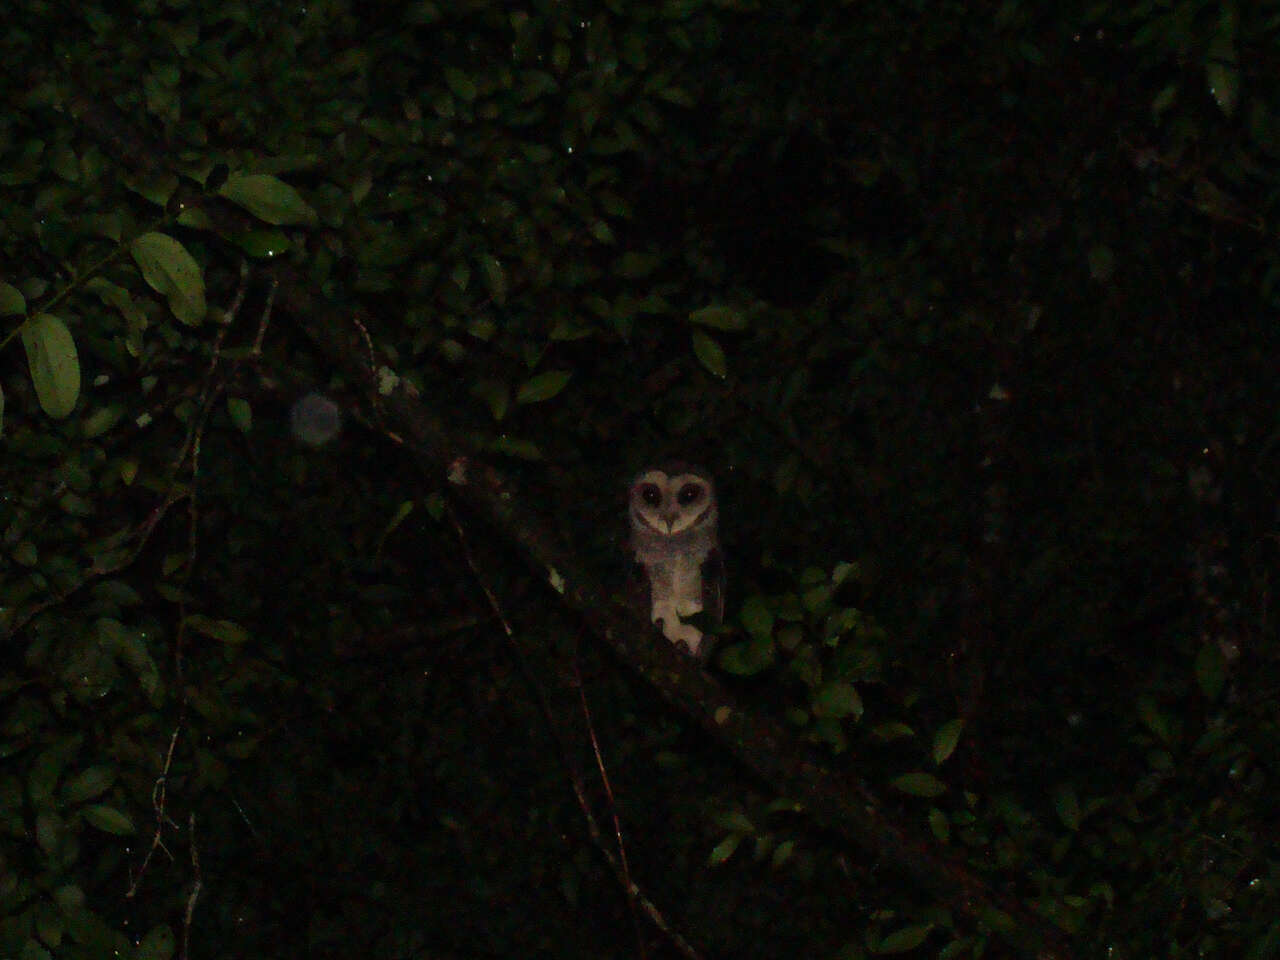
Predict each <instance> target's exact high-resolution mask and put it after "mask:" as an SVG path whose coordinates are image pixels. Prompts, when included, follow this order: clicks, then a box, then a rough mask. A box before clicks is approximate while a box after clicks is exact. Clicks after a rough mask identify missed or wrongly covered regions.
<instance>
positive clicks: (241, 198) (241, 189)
mask: <svg viewBox="0 0 1280 960" xmlns="http://www.w3.org/2000/svg"><path fill="white" fill-rule="evenodd" d="M218 195H219V196H221V197H225V198H226V199H227V200H230V201H231V202H232V203H234V204H236V205H237V206H240V207H243V208H244V209H246V210H248V211H249V212H250V213H252V214H253V215H254V216H255V217H257V218H258V219H259V220H263V221H265V222H266V223H269V224H271V225H272V226H276V227H278V226H281V225H283V224H305V225H306V226H312V227H313V226H315V225H316V223H318V222H319V217H317V216H316V212H315V210H314V209H313V208H312V206H311V204H309V203H307V201H305V200H303V199H302V194H300V193H298V191H297V190H295V189H294V188H293V187H291V186H290V185H289V184H287V183H285V182H284V181H283V180H281V179H279V178H278V177H273V176H270V175H269V174H265V173H233V174H231V175H230V176H228V177H227V179H226V182H225V183H223V184H222V186H221V187H219V188H218Z"/></svg>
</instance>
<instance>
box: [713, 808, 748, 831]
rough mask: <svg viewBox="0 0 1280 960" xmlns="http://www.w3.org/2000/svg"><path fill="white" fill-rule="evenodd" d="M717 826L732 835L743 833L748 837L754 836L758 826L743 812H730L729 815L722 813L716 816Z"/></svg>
mask: <svg viewBox="0 0 1280 960" xmlns="http://www.w3.org/2000/svg"><path fill="white" fill-rule="evenodd" d="M715 819H716V826H718V827H719V828H720V829H721V830H725V831H728V832H730V833H741V834H745V835H747V836H754V835H755V832H756V826H755V824H754V823H752V822H751V820H750V819H749V818H748V817H747V815H746V814H745V813H743V812H742V811H741V810H730V811H729V812H728V813H721V814H718V815H717V816H716V818H715Z"/></svg>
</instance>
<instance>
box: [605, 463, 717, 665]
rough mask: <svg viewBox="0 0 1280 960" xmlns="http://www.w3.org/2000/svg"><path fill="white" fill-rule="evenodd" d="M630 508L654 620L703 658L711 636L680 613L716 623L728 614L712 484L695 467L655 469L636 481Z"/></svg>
mask: <svg viewBox="0 0 1280 960" xmlns="http://www.w3.org/2000/svg"><path fill="white" fill-rule="evenodd" d="M627 513H628V516H629V518H630V521H631V550H632V554H633V557H634V559H635V562H636V564H637V565H638V566H639V567H641V568H643V569H642V578H641V579H642V580H643V581H644V582H645V583H646V584H647V586H648V601H649V602H648V609H649V612H650V618H651V619H652V620H653V622H654V623H656V624H657V625H658V628H659V629H660V630H661V631H662V633H663V635H664V636H665V637H666V638H667V639H668V640H670V641H671V642H672V643H673V644H675V645H676V646H677V647H682V648H683V649H684V650H685V651H686V652H688V653H689V654H690V655H691V656H693V657H695V658H696V659H698V660H700V661H705V660H706V659H707V657H709V656H710V655H711V647H712V642H711V640H710V639H709V638H707V637H705V636H703V633H702V631H701V630H699V629H698V628H697V627H695V626H694V625H693V624H691V623H685V622H684V621H683V618H685V617H691V616H693V615H694V614H695V613H705V614H708V615H709V616H710V618H711V622H713V623H717V624H718V623H719V622H720V621H721V620H722V619H723V618H724V562H723V559H722V557H721V553H720V540H719V537H718V535H717V529H716V528H717V523H718V521H719V511H718V508H717V506H716V488H715V485H714V484H713V483H712V482H711V478H710V477H709V476H707V473H706V471H704V470H701V469H699V468H698V467H692V466H688V465H686V464H668V465H667V466H665V467H650V468H649V469H647V470H642V471H640V473H639V474H638V475H637V476H636V478H635V479H634V480H632V481H631V489H630V495H629V496H628V507H627Z"/></svg>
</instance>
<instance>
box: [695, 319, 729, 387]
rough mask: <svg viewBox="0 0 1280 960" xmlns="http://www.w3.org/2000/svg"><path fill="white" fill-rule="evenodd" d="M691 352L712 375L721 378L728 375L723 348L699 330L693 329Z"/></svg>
mask: <svg viewBox="0 0 1280 960" xmlns="http://www.w3.org/2000/svg"><path fill="white" fill-rule="evenodd" d="M693 354H694V356H696V357H697V358H698V362H699V363H701V364H702V365H703V367H705V368H706V370H707V372H708V373H710V374H711V375H712V376H716V377H719V378H720V379H721V380H723V379H724V378H725V377H726V376H727V375H728V373H729V368H728V365H727V364H726V362H725V358H724V348H722V347H721V346H720V344H718V343H716V342H715V341H714V340H712V339H711V337H709V336H707V334H705V333H703V332H702V331H701V330H695V331H693Z"/></svg>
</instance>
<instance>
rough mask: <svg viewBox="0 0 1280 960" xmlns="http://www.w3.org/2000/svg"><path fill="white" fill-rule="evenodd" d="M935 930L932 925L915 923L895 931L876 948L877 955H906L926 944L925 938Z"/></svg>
mask: <svg viewBox="0 0 1280 960" xmlns="http://www.w3.org/2000/svg"><path fill="white" fill-rule="evenodd" d="M932 930H933V924H932V923H915V924H912V925H911V926H909V927H903V928H902V929H901V930H895V931H894V932H893V933H891V934H889V935H888V936H887V937H885V938H884V939H883V940H881V941H880V945H879V946H878V947H876V949H875V951H874V952H875V953H906V952H907V951H908V950H914V949H915V948H916V947H918V946H920V944H922V943H924V941H925V938H926V937H927V936H929V933H930V932H931V931H932Z"/></svg>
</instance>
